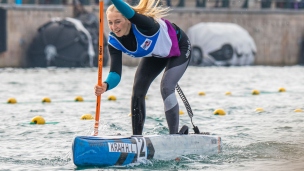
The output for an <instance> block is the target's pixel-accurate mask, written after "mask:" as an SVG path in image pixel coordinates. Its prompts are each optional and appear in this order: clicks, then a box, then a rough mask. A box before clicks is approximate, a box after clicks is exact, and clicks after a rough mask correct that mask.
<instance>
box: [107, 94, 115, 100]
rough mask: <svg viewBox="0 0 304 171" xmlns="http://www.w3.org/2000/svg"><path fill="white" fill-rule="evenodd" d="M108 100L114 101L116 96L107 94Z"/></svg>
mask: <svg viewBox="0 0 304 171" xmlns="http://www.w3.org/2000/svg"><path fill="white" fill-rule="evenodd" d="M108 100H113V101H115V100H116V97H115V96H114V95H110V96H108Z"/></svg>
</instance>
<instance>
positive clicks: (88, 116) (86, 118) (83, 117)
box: [80, 114, 94, 120]
mask: <svg viewBox="0 0 304 171" xmlns="http://www.w3.org/2000/svg"><path fill="white" fill-rule="evenodd" d="M80 119H81V120H92V119H94V117H93V116H92V115H91V114H84V115H82V116H81V118H80Z"/></svg>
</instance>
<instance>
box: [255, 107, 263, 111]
mask: <svg viewBox="0 0 304 171" xmlns="http://www.w3.org/2000/svg"><path fill="white" fill-rule="evenodd" d="M255 111H256V112H264V109H263V108H261V107H258V108H256V109H255Z"/></svg>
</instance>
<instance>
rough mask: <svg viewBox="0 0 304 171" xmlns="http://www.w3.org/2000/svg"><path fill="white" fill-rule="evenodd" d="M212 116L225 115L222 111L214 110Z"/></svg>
mask: <svg viewBox="0 0 304 171" xmlns="http://www.w3.org/2000/svg"><path fill="white" fill-rule="evenodd" d="M213 114H215V115H226V112H225V111H224V110H223V109H216V110H215V111H214V112H213Z"/></svg>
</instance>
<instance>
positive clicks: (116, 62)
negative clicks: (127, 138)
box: [95, 0, 191, 135]
mask: <svg viewBox="0 0 304 171" xmlns="http://www.w3.org/2000/svg"><path fill="white" fill-rule="evenodd" d="M112 3H113V5H110V6H109V7H108V8H107V11H106V16H107V20H108V25H109V28H110V34H109V37H108V49H109V52H110V57H111V60H110V61H111V62H110V71H109V74H108V76H107V78H106V80H105V81H104V82H103V83H102V85H101V86H99V85H96V86H95V95H96V96H98V95H101V94H103V93H104V92H105V91H109V90H111V89H113V88H115V87H116V86H117V85H118V84H119V82H120V80H121V76H122V53H125V54H127V55H129V56H131V57H134V58H141V60H140V63H139V65H138V67H137V70H136V73H135V78H134V83H133V92H132V98H131V113H132V131H133V135H142V133H143V127H144V123H145V117H146V104H145V96H146V94H147V91H148V89H149V87H150V84H151V83H152V82H153V80H154V79H155V78H156V77H157V76H158V75H159V74H160V73H161V72H162V71H163V70H164V72H163V75H162V79H161V84H160V91H161V95H162V99H163V103H164V112H165V115H166V119H167V123H168V127H169V133H170V134H176V133H178V127H179V105H178V101H177V98H176V95H175V87H176V85H177V83H178V81H179V80H180V79H181V77H182V76H183V74H184V72H185V71H186V69H187V67H188V64H189V61H190V57H191V44H190V41H189V39H188V37H187V35H186V34H185V32H184V31H183V30H181V29H180V28H179V27H178V26H177V25H175V24H173V23H171V22H170V21H168V20H166V19H164V18H163V17H165V16H166V15H167V14H168V12H169V10H170V9H169V7H162V6H159V4H158V3H159V1H157V0H140V1H139V4H138V5H136V6H130V5H129V4H127V3H126V2H124V1H123V0H112Z"/></svg>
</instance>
